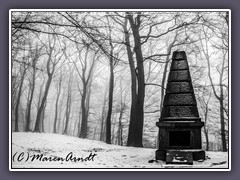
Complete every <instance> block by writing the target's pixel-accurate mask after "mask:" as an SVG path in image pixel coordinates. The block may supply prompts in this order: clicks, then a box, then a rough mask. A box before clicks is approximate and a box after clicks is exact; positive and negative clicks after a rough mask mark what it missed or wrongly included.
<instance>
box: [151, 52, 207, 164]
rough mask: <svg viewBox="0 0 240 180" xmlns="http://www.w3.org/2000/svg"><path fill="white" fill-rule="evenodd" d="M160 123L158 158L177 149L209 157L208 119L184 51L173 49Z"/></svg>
mask: <svg viewBox="0 0 240 180" xmlns="http://www.w3.org/2000/svg"><path fill="white" fill-rule="evenodd" d="M156 124H157V126H158V127H159V149H158V150H157V151H156V159H157V160H164V161H166V154H167V152H169V151H172V150H174V154H182V153H178V151H181V152H182V151H185V150H186V149H187V150H188V151H187V152H188V153H187V154H188V157H193V160H200V159H203V160H204V159H205V151H203V150H202V149H201V147H202V145H201V143H202V142H201V128H202V127H203V125H204V123H203V122H201V118H200V117H199V113H198V109H197V102H196V98H195V94H194V89H193V86H192V80H191V75H190V72H189V66H188V62H187V56H186V53H185V52H184V51H175V52H173V56H172V64H171V68H170V72H169V75H168V82H167V88H166V94H165V96H164V100H163V107H162V112H161V117H160V119H159V122H157V123H156ZM175 152H176V153H175ZM189 153H190V155H189ZM174 156H175V155H174ZM170 157H172V156H168V157H167V158H168V163H171V162H172V161H171V160H169V158H170ZM176 158H177V157H176ZM183 162H184V161H183ZM188 163H189V162H188Z"/></svg>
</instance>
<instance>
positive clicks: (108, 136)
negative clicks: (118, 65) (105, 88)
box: [106, 59, 114, 144]
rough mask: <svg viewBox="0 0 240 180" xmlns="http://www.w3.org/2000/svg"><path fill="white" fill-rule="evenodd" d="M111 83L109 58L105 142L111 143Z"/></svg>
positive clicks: (111, 70)
mask: <svg viewBox="0 0 240 180" xmlns="http://www.w3.org/2000/svg"><path fill="white" fill-rule="evenodd" d="M113 85H114V72H113V60H112V59H110V79H109V94H108V113H107V119H106V143H107V144H111V115H112V104H113Z"/></svg>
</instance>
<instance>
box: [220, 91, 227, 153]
mask: <svg viewBox="0 0 240 180" xmlns="http://www.w3.org/2000/svg"><path fill="white" fill-rule="evenodd" d="M223 106H224V105H223V94H222V93H221V96H220V121H221V138H222V150H223V152H227V142H226V132H225V118H224V109H223Z"/></svg>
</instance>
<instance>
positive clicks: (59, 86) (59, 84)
mask: <svg viewBox="0 0 240 180" xmlns="http://www.w3.org/2000/svg"><path fill="white" fill-rule="evenodd" d="M61 86H62V76H61V77H60V79H59V83H58V87H57V99H56V103H55V117H54V124H53V133H57V120H58V101H59V97H60V94H61Z"/></svg>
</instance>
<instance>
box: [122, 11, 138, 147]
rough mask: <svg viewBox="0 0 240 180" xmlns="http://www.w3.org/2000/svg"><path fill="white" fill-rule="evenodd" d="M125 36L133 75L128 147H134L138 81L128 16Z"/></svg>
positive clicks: (124, 26)
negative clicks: (128, 27) (128, 28)
mask: <svg viewBox="0 0 240 180" xmlns="http://www.w3.org/2000/svg"><path fill="white" fill-rule="evenodd" d="M123 29H124V34H125V45H126V49H127V55H128V61H129V67H130V73H131V111H130V122H129V130H128V140H127V146H132V144H133V142H134V141H135V140H134V137H135V128H136V126H135V124H136V123H137V120H136V101H137V81H136V73H135V64H134V59H133V52H132V50H131V45H130V38H129V33H128V30H127V15H126V17H125V22H124V25H123Z"/></svg>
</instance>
